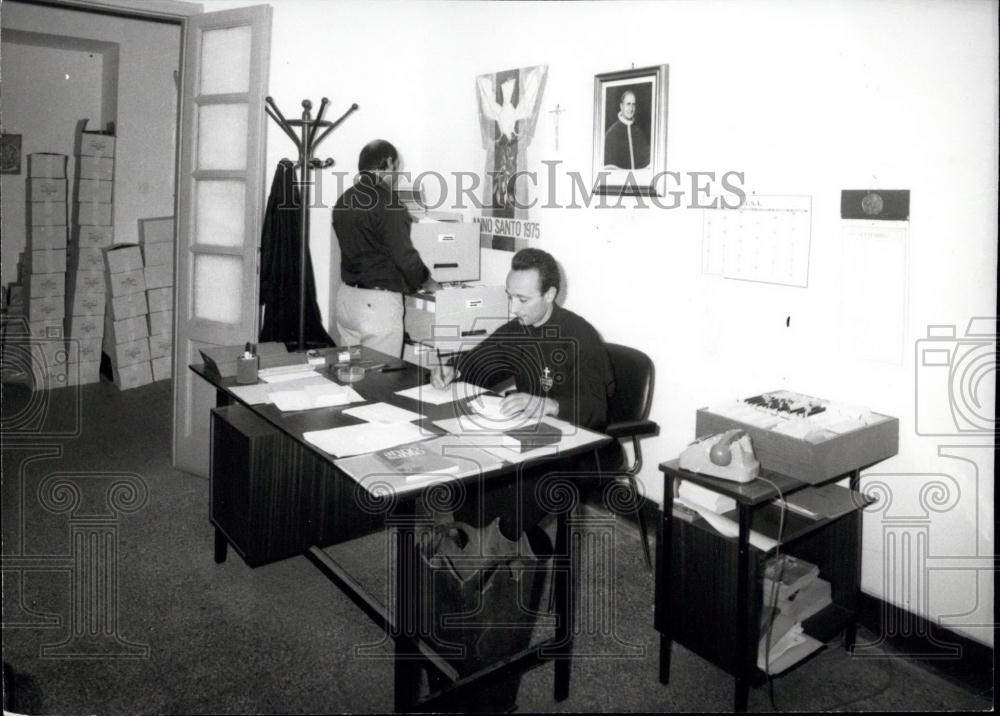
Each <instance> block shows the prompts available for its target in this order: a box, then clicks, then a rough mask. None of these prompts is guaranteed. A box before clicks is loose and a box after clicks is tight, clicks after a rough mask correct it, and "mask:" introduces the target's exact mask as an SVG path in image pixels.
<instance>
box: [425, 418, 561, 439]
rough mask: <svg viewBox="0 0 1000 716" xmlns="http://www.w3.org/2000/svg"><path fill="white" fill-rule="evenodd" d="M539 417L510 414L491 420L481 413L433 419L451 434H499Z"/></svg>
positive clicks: (517, 428)
mask: <svg viewBox="0 0 1000 716" xmlns="http://www.w3.org/2000/svg"><path fill="white" fill-rule="evenodd" d="M540 419H541V416H539V415H525V414H523V413H522V414H520V415H512V416H510V417H506V416H505V417H503V418H501V419H499V420H493V419H492V418H487V417H484V416H482V415H460V416H459V417H457V418H448V419H446V420H435V421H434V424H435V425H437V426H438V427H439V428H441V429H442V430H446V431H448V432H449V433H451V434H452V435H469V434H483V435H499V434H500V433H505V432H507V431H509V430H520V429H522V428H527V427H529V426H531V425H534V424H535V423H537V422H538V421H539V420H540Z"/></svg>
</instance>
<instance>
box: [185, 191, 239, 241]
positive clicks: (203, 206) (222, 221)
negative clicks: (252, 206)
mask: <svg viewBox="0 0 1000 716" xmlns="http://www.w3.org/2000/svg"><path fill="white" fill-rule="evenodd" d="M195 192H196V195H195V231H194V237H192V241H191V243H193V244H211V245H213V246H242V245H243V239H244V223H243V222H244V217H245V216H246V212H245V209H246V205H245V202H246V185H244V183H243V182H241V181H199V182H198V184H197V187H196V189H195Z"/></svg>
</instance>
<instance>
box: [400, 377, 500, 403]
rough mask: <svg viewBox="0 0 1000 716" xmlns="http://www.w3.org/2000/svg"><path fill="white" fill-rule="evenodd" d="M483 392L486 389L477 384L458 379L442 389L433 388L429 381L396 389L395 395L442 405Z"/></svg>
mask: <svg viewBox="0 0 1000 716" xmlns="http://www.w3.org/2000/svg"><path fill="white" fill-rule="evenodd" d="M485 392H486V389H485V388H480V387H479V386H478V385H472V384H471V383H465V382H462V381H459V382H457V383H452V384H451V385H449V386H447V387H446V388H444V389H439V388H435V387H434V386H433V385H431V384H430V383H427V384H426V385H418V386H417V387H416V388H407V389H406V390H400V391H397V392H396V395H401V396H403V397H404V398H411V399H413V400H419V401H420V402H421V403H427V404H428V405H444V404H445V403H453V402H455V401H456V400H464V399H465V398H471V397H473V396H475V395H479V394H480V393H485Z"/></svg>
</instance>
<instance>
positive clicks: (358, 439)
mask: <svg viewBox="0 0 1000 716" xmlns="http://www.w3.org/2000/svg"><path fill="white" fill-rule="evenodd" d="M302 437H303V438H305V440H306V442H308V443H310V444H312V445H315V446H316V447H318V448H319V449H320V450H322V451H323V452H327V453H330V454H331V455H335V456H336V457H347V456H348V455H360V454H362V453H366V452H374V451H376V450H385V449H386V448H390V447H394V446H396V445H403V444H404V443H412V442H416V441H418V440H423V439H425V438H426V437H427V433H425V432H424V431H423V430H421V429H420V428H419V427H417V426H416V425H414V424H413V423H362V424H361V425H348V426H346V427H343V428H329V429H328V430H313V431H312V432H308V433H303V434H302Z"/></svg>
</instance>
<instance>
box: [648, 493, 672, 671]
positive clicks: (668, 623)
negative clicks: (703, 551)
mask: <svg viewBox="0 0 1000 716" xmlns="http://www.w3.org/2000/svg"><path fill="white" fill-rule="evenodd" d="M673 514H674V481H673V478H672V477H669V476H665V477H664V480H663V512H662V513H661V514H660V520H659V522H658V523H657V525H656V582H655V589H656V596H655V598H654V605H655V606H654V611H653V621H654V622H655V624H654V626H655V627H656V630H657V631H658V632H659V633H660V683H661V684H669V683H670V651H671V648H672V646H673V629H672V619H673V615H672V614H671V613H670V600H671V593H670V592H671V586H672V584H671V579H672V578H673V574H672V572H671V570H672V569H673V545H672V542H671V538H672V537H673V522H672V521H671V520H672V518H673Z"/></svg>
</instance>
